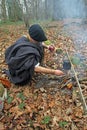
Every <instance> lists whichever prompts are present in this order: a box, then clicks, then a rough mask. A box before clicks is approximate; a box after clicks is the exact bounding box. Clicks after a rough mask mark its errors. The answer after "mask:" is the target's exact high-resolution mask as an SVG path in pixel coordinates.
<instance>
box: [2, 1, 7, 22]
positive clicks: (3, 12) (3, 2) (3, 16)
mask: <svg viewBox="0 0 87 130" xmlns="http://www.w3.org/2000/svg"><path fill="white" fill-rule="evenodd" d="M1 14H2V15H1V20H3V21H4V22H5V21H6V19H7V14H6V1H5V0H2V1H1Z"/></svg>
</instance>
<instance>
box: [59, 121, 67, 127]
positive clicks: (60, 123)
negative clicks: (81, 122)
mask: <svg viewBox="0 0 87 130" xmlns="http://www.w3.org/2000/svg"><path fill="white" fill-rule="evenodd" d="M67 124H68V122H66V121H60V122H59V126H60V127H61V128H64V127H65V126H66V125H67Z"/></svg>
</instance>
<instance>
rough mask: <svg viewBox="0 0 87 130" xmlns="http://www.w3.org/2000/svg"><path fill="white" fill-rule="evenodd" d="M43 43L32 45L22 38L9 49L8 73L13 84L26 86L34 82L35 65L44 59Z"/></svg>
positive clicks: (6, 58) (6, 56) (6, 54)
mask: <svg viewBox="0 0 87 130" xmlns="http://www.w3.org/2000/svg"><path fill="white" fill-rule="evenodd" d="M43 52H44V51H43V47H42V44H41V43H37V44H33V43H30V42H29V40H28V39H27V38H26V37H21V38H20V39H19V40H17V41H16V43H14V44H13V45H11V46H10V47H9V48H7V50H6V52H5V60H6V63H7V65H8V70H6V73H7V75H8V77H9V79H10V80H11V82H12V83H14V84H17V85H25V84H27V83H28V82H30V81H31V80H32V76H33V74H34V67H35V65H36V64H37V63H38V62H40V63H41V61H42V59H43V55H44V53H43Z"/></svg>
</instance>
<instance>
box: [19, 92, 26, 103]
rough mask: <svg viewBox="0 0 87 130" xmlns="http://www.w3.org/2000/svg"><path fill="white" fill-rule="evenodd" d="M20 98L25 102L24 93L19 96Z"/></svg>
mask: <svg viewBox="0 0 87 130" xmlns="http://www.w3.org/2000/svg"><path fill="white" fill-rule="evenodd" d="M18 97H19V98H20V99H21V100H22V101H24V100H25V96H24V95H23V92H20V93H19V94H18Z"/></svg>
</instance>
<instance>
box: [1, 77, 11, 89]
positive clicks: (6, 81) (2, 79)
mask: <svg viewBox="0 0 87 130" xmlns="http://www.w3.org/2000/svg"><path fill="white" fill-rule="evenodd" d="M0 82H1V83H2V84H3V85H4V86H5V87H7V88H10V87H11V83H10V82H9V81H8V80H7V79H4V78H2V77H0Z"/></svg>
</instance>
